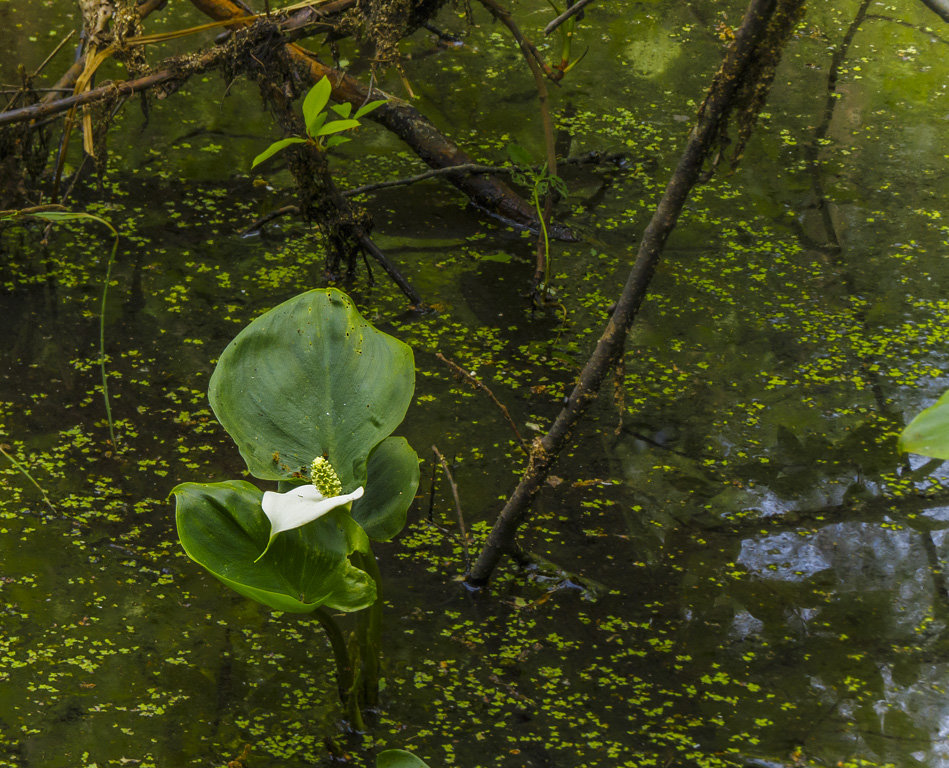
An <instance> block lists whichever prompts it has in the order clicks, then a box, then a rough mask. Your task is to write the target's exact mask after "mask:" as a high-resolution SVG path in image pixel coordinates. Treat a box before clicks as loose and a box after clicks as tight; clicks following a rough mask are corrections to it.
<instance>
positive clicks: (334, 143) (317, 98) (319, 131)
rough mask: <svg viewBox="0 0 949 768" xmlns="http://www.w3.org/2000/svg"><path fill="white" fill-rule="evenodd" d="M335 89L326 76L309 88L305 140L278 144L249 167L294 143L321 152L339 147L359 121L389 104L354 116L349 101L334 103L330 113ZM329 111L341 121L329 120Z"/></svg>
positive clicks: (376, 103)
mask: <svg viewBox="0 0 949 768" xmlns="http://www.w3.org/2000/svg"><path fill="white" fill-rule="evenodd" d="M332 90H333V89H332V86H331V85H330V81H329V78H327V77H325V76H324V77H323V78H322V79H321V80H320V81H319V82H318V83H317V84H316V85H314V86H313V87H312V88H310V90H309V92H308V93H307V94H306V96H305V97H304V99H303V121H304V123H306V137H303V136H290V137H288V138H286V139H280V141H275V142H274V143H273V144H271V145H270V146H269V147H267V149H265V150H264V151H263V152H261V153H260V154H259V155H257V157H255V158H254V162H253V163H251V166H250V167H251V168H256V167H257V166H258V165H260V164H261V163H262V162H264V160H267V159H269V158H271V157H273V156H274V155H275V154H277V153H278V152H280V151H281V150H283V149H286V148H287V147H289V146H291V145H293V144H312V145H314V146H316V147H317V148H318V149H320V150H321V151H326V150H327V149H332V148H333V147H338V146H339V145H340V144H343V143H345V142H347V141H349V140H350V138H349V137H348V136H342V135H341V134H342V133H344V132H345V131H351V130H353V129H354V128H358V127H359V126H360V125H361V124H362V123H360V122H359V118H361V117H365V116H366V115H368V114H369V113H370V112H372V111H373V110H374V109H378V108H379V107H381V106H382V105H383V104H385V103H386V101H385V99H380V100H379V101H370V102H369V103H368V104H363V105H362V106H361V107H360V108H359V109H357V110H356V114H354V115H353V114H352V111H353V105H352V104H350V103H349V102H343V103H342V104H333V105H332V106H331V107H329V110H327V104H329V100H330V93H331V91H332ZM330 110H332V112H334V113H335V114H336V115H338V116H339V119H338V120H329V119H328V118H329V111H330ZM351 115H352V116H351Z"/></svg>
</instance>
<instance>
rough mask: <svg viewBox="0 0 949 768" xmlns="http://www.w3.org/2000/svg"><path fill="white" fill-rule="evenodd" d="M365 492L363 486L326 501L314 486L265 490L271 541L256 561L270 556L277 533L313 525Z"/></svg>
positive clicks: (264, 508)
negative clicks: (274, 490)
mask: <svg viewBox="0 0 949 768" xmlns="http://www.w3.org/2000/svg"><path fill="white" fill-rule="evenodd" d="M364 492H365V491H364V489H363V487H362V486H360V487H359V488H357V489H356V490H355V491H353V492H352V493H344V494H343V495H341V496H330V497H329V498H324V497H323V494H321V493H320V492H319V491H318V490H316V488H314V487H313V486H312V485H301V486H299V487H298V488H292V489H290V490H289V491H287V492H286V493H275V492H273V491H265V492H264V497H263V499H262V500H261V503H260V506H261V507H262V508H263V510H264V514H265V515H267V519H268V520H269V521H270V539H269V540H268V541H267V547H266V548H265V549H264V551H263V552H261V553H260V557H258V558H257V560H260V558H261V557H263V556H264V555H265V554H266V553H267V550H268V549H270V545H271V543H272V542H273V540H274V536H276V535H277V534H278V533H281V532H282V531H289V530H291V529H293V528H299V527H300V526H301V525H306V524H307V523H310V522H313V521H314V520H316V519H317V518H320V517H323V515H325V514H327V513H328V512H332V511H333V510H334V509H336V508H337V507H341V506H343V505H344V504H349V503H350V502H353V501H355V500H356V499H358V498H361V497H362V495H363V493H364Z"/></svg>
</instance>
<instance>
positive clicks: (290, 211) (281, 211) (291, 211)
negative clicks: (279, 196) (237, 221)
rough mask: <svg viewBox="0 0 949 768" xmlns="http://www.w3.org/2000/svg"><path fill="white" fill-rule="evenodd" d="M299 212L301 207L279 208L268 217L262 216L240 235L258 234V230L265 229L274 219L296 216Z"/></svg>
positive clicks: (286, 206)
mask: <svg viewBox="0 0 949 768" xmlns="http://www.w3.org/2000/svg"><path fill="white" fill-rule="evenodd" d="M299 212H300V206H299V205H285V206H283V207H282V208H277V209H276V210H274V211H271V212H270V213H268V214H267V215H266V216H261V217H260V218H259V219H257V221H255V222H253V223H252V224H248V225H247V226H246V227H244V228H243V229H242V230H241V231H240V232H239V233H238V234H240V235H247V234H250V233H251V232H256V231H257V230H258V229H260V228H261V227H263V226H264V224H269V223H270V222H271V221H273V220H274V219H279V218H280V217H281V216H296V215H297V214H298V213H299Z"/></svg>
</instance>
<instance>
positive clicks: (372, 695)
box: [356, 552, 382, 706]
mask: <svg viewBox="0 0 949 768" xmlns="http://www.w3.org/2000/svg"><path fill="white" fill-rule="evenodd" d="M356 562H357V565H359V567H361V568H362V569H363V570H364V571H365V572H366V573H368V574H369V575H370V576H371V577H372V580H373V581H374V582H375V583H376V600H375V602H374V603H373V604H372V605H370V606H369V607H368V608H366V610H364V611H360V612H359V615H358V616H357V618H356V621H357V625H356V626H357V630H356V631H357V633H358V642H359V656H360V664H359V673H360V674H359V680H357V685H359V684H361V687H362V698H363V700H364V702H365V704H366V705H367V706H375V704H377V703H378V701H379V652H380V649H381V648H382V575H381V574H380V573H379V564H378V563H377V562H376V558H375V556H374V555H373V554H372V552H367V553H365V554H360V555H358V556H357V558H356Z"/></svg>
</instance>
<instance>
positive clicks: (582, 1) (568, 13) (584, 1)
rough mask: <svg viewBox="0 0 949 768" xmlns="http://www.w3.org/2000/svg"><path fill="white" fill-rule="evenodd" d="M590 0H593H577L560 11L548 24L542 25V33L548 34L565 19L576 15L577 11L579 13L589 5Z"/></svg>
mask: <svg viewBox="0 0 949 768" xmlns="http://www.w3.org/2000/svg"><path fill="white" fill-rule="evenodd" d="M592 2H593V0H577V2H576V3H574V4H573V5H571V6H570V7H569V8H568V9H567V10H565V11H564V12H563V13H561V14H560V15H559V16H558V17H557V18H556V19H554V20H553V21H552V22H550V24H548V25H547V26H546V27H544V34H545V35H549V34H550V33H551V32H553V31H554V30H555V29H557V27H559V26H560V25H561V24H563V23H564V22H565V21H566V20H567V19H569V18H572V17H573V16H576V15H577V14H578V13H580V11H582V10H583V9H584V7H585V6H587V5H589V4H590V3H592Z"/></svg>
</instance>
